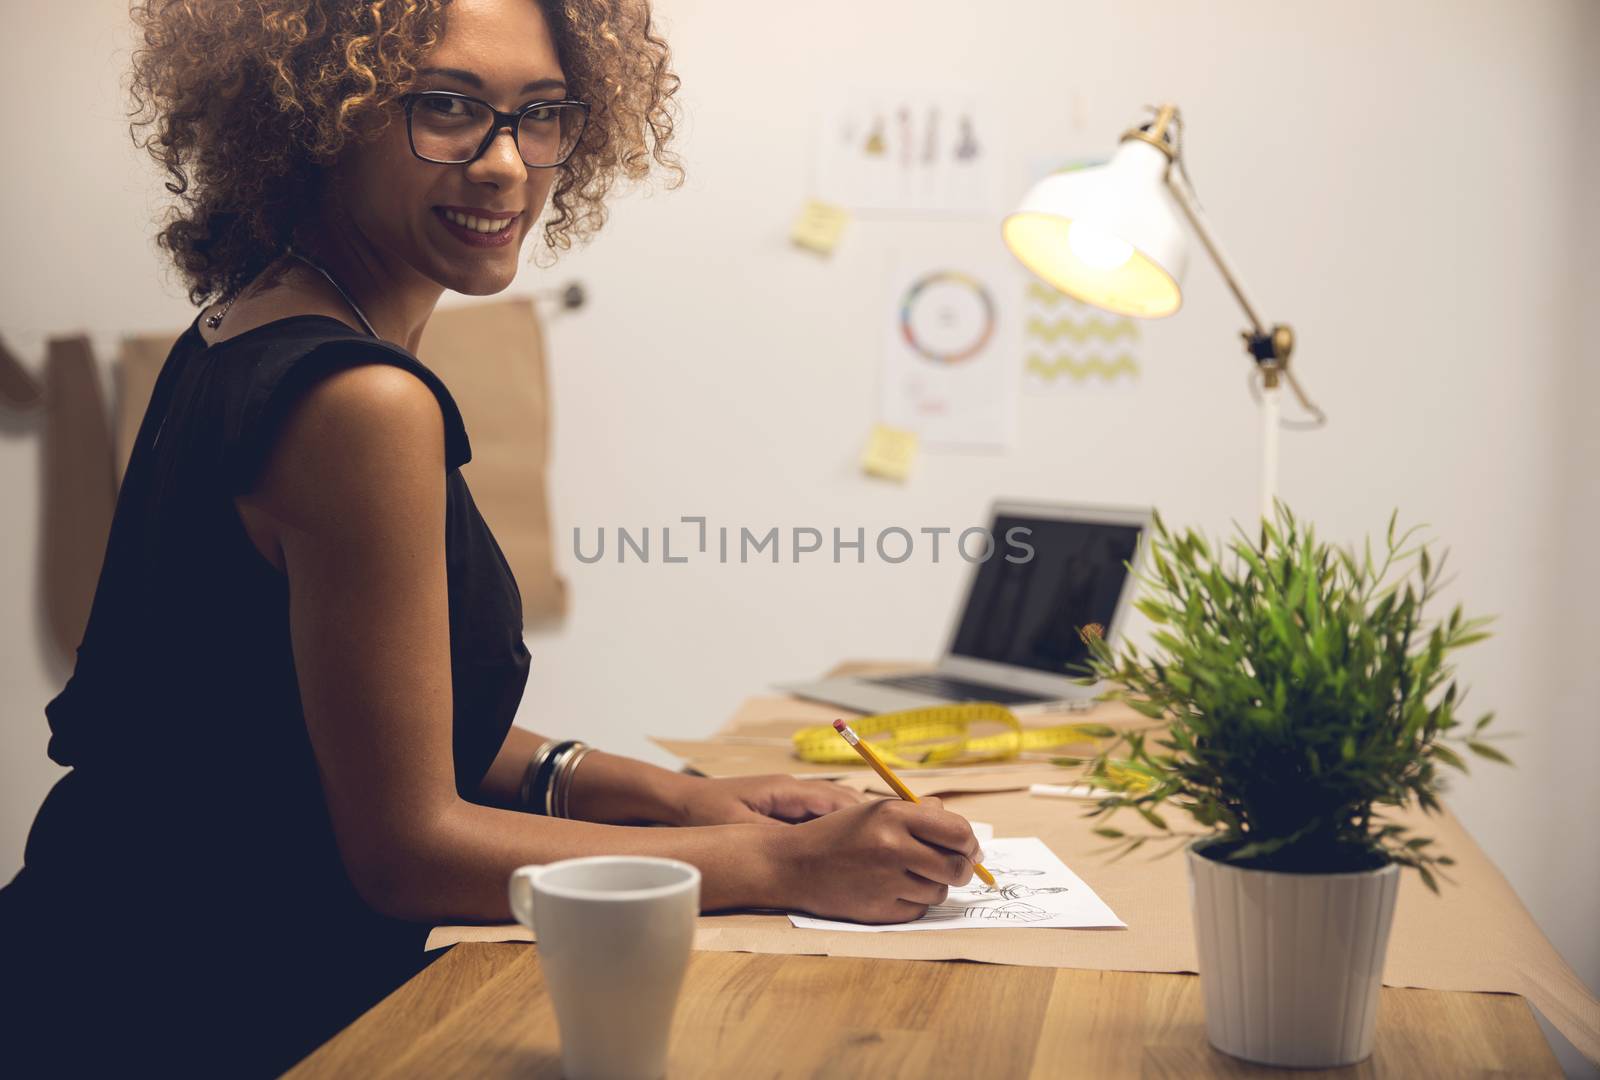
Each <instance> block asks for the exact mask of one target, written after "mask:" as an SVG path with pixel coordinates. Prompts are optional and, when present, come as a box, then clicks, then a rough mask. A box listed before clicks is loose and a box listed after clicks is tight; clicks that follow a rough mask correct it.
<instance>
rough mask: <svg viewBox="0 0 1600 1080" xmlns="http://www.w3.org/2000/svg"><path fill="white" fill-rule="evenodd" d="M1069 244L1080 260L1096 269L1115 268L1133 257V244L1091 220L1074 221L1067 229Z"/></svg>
mask: <svg viewBox="0 0 1600 1080" xmlns="http://www.w3.org/2000/svg"><path fill="white" fill-rule="evenodd" d="M1067 246H1068V247H1070V248H1071V249H1072V253H1073V254H1074V255H1076V256H1077V257H1078V261H1079V262H1081V263H1083V264H1084V265H1085V266H1088V267H1091V268H1093V269H1095V270H1115V269H1116V268H1117V267H1119V266H1121V265H1122V264H1123V263H1125V262H1127V261H1128V260H1129V259H1131V258H1133V245H1132V244H1130V243H1128V242H1127V241H1126V240H1123V239H1121V238H1120V237H1117V236H1114V235H1112V234H1111V233H1109V232H1107V231H1106V230H1105V229H1102V228H1101V227H1100V226H1098V225H1096V224H1094V223H1093V222H1091V221H1074V222H1073V223H1072V225H1071V226H1070V227H1069V228H1068V229H1067Z"/></svg>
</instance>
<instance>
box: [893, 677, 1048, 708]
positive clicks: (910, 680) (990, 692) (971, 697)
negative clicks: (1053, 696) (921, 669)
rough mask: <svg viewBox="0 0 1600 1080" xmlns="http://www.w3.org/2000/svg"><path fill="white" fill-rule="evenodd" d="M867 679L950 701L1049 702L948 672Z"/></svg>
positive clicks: (1013, 703) (1041, 697)
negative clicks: (954, 676) (943, 673)
mask: <svg viewBox="0 0 1600 1080" xmlns="http://www.w3.org/2000/svg"><path fill="white" fill-rule="evenodd" d="M866 681H867V682H870V683H874V684H876V685H878V686H892V687H894V688H896V689H897V690H912V691H915V692H916V693H919V694H930V695H932V696H933V697H940V698H944V699H945V700H946V701H997V702H999V703H1000V704H1001V705H1027V704H1030V703H1032V702H1035V701H1049V700H1050V698H1049V697H1048V696H1046V695H1044V694H1030V693H1028V692H1027V691H1025V690H1008V689H1006V688H1005V687H1003V686H990V685H989V684H988V683H980V682H968V681H967V680H966V679H952V678H951V677H950V676H948V675H890V676H884V677H882V678H877V679H867V680H866Z"/></svg>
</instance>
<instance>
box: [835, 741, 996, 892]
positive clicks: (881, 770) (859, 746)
mask: <svg viewBox="0 0 1600 1080" xmlns="http://www.w3.org/2000/svg"><path fill="white" fill-rule="evenodd" d="M833 729H834V730H835V731H837V732H838V733H839V734H840V735H843V736H844V741H845V742H847V743H849V744H850V745H851V746H853V747H855V751H856V753H858V754H860V755H861V756H862V758H864V759H865V760H866V763H867V764H868V765H871V766H872V769H873V771H874V772H876V773H877V774H878V775H879V776H881V777H883V782H884V783H885V784H888V785H889V789H890V790H891V791H893V792H894V793H895V794H896V795H898V796H900V797H901V798H902V799H904V800H905V801H906V802H921V801H922V800H920V799H918V798H917V797H916V796H915V795H913V794H912V793H911V789H910V788H908V787H906V786H905V784H903V783H901V781H900V778H899V777H898V776H896V775H895V774H894V773H892V772H890V771H889V766H887V765H885V764H884V763H883V759H882V758H880V757H879V756H878V753H877V751H875V750H873V749H872V747H871V746H869V745H868V744H867V743H865V742H863V741H862V740H861V736H859V735H857V734H856V733H855V732H854V731H852V730H851V729H850V725H849V724H847V723H845V722H844V721H843V720H835V721H834V722H833ZM972 869H973V872H974V873H976V874H977V875H978V877H980V878H981V879H983V883H984V884H985V885H987V886H989V887H990V888H991V889H992V888H994V875H993V874H991V873H989V871H988V870H986V869H985V868H984V865H983V864H982V863H981V862H979V861H978V860H976V859H974V860H972Z"/></svg>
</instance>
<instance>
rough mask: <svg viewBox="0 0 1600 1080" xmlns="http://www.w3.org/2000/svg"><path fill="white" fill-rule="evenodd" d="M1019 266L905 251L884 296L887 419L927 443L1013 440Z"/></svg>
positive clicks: (997, 444) (964, 445)
mask: <svg viewBox="0 0 1600 1080" xmlns="http://www.w3.org/2000/svg"><path fill="white" fill-rule="evenodd" d="M1014 281H1015V274H1014V271H1011V270H1010V269H1009V268H1006V269H1004V270H1002V269H1001V268H1000V267H997V266H995V265H993V263H992V262H991V261H984V260H977V261H973V260H952V261H951V262H949V263H924V262H915V261H911V260H908V259H902V260H900V261H899V262H898V263H897V264H896V266H895V268H894V273H893V275H892V276H891V278H890V279H889V295H888V297H887V302H886V303H885V305H884V312H883V334H884V357H883V375H882V380H881V382H880V402H881V413H880V419H881V420H882V422H883V423H884V424H887V425H888V426H889V427H893V428H899V429H900V430H902V431H913V432H916V434H917V437H918V440H919V441H920V443H921V444H922V445H923V446H926V447H930V448H935V449H937V448H948V449H958V450H959V449H987V450H996V449H1004V448H1006V447H1008V446H1010V445H1011V444H1012V442H1013V441H1014V439H1015V435H1016V427H1017V382H1018V379H1017V375H1018V371H1017V362H1016V351H1015V348H1014V342H1015V340H1016V338H1015V327H1014V326H1013V325H1012V318H1011V314H1012V309H1011V305H1010V304H1009V303H1007V301H1008V300H1009V298H1010V296H1011V294H1013V293H1014V290H1015V286H1014Z"/></svg>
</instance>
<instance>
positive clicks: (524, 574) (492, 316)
mask: <svg viewBox="0 0 1600 1080" xmlns="http://www.w3.org/2000/svg"><path fill="white" fill-rule="evenodd" d="M417 358H418V359H419V360H421V361H422V362H423V363H424V364H427V365H428V367H430V368H432V369H433V370H434V372H436V373H437V374H438V376H439V377H440V378H441V379H443V380H444V383H445V385H446V386H448V387H449V388H450V393H451V396H453V397H454V398H455V399H456V404H457V405H459V406H460V407H461V417H462V419H463V420H464V421H465V422H466V425H467V435H468V437H469V438H470V439H471V440H472V460H471V461H469V462H468V463H467V464H466V465H464V466H462V468H461V474H462V475H463V476H465V477H466V478H467V484H468V485H469V486H470V487H471V489H472V497H473V501H474V502H476V503H477V504H478V510H479V512H481V513H482V514H483V516H484V519H485V520H486V521H488V523H489V528H490V529H492V530H493V531H494V536H495V540H496V541H497V542H498V543H499V545H500V549H501V550H502V551H503V552H504V553H505V557H506V562H508V563H510V564H511V570H512V573H513V574H514V575H515V576H516V579H517V588H518V589H519V590H520V591H521V593H522V617H523V620H524V622H529V623H532V622H541V621H549V620H554V619H559V618H560V617H561V616H562V615H564V614H565V613H566V609H567V586H566V582H565V581H563V580H562V579H561V578H560V577H558V576H557V575H556V570H555V550H554V547H553V546H552V538H551V531H550V503H549V498H548V496H547V494H546V485H545V476H546V463H547V460H548V458H549V455H550V392H549V384H548V381H547V379H546V377H545V363H544V337H543V334H542V332H541V330H540V326H539V316H538V313H537V312H536V311H535V310H534V306H533V300H532V299H530V298H527V297H521V298H516V297H513V298H509V299H502V300H494V301H490V302H488V303H476V304H470V305H466V306H462V307H451V308H439V309H437V310H435V311H434V313H433V315H432V317H431V318H429V320H428V327H427V329H426V330H425V331H423V334H422V341H421V342H420V343H419V344H418V346H417Z"/></svg>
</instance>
